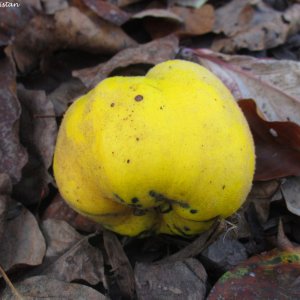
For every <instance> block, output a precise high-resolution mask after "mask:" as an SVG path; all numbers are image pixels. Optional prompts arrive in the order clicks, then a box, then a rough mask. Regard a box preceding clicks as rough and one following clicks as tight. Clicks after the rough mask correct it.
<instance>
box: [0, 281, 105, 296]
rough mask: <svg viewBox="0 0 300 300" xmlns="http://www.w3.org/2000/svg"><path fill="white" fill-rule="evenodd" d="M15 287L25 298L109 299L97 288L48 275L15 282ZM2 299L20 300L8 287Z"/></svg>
mask: <svg viewBox="0 0 300 300" xmlns="http://www.w3.org/2000/svg"><path fill="white" fill-rule="evenodd" d="M14 286H15V288H16V289H17V290H18V292H19V293H20V294H21V295H22V296H23V297H24V298H25V299H36V300H37V299H44V300H50V299H51V300H58V299H78V300H85V299H89V300H108V298H107V297H105V296H104V295H102V294H100V293H99V292H97V291H96V290H95V289H93V288H91V287H88V286H85V285H82V284H76V283H67V282H63V281H60V280H57V279H53V278H49V277H47V276H34V277H30V278H27V279H25V280H23V281H21V282H18V283H15V284H14ZM1 299H2V300H20V298H19V297H17V296H15V295H14V294H13V292H12V291H11V290H10V289H9V287H7V288H6V289H5V290H4V292H3V294H2V296H1Z"/></svg>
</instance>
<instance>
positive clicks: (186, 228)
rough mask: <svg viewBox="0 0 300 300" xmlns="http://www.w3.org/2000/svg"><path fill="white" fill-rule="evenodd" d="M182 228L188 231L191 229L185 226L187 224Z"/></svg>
mask: <svg viewBox="0 0 300 300" xmlns="http://www.w3.org/2000/svg"><path fill="white" fill-rule="evenodd" d="M183 229H184V230H185V231H190V230H191V229H190V228H189V227H187V226H184V227H183Z"/></svg>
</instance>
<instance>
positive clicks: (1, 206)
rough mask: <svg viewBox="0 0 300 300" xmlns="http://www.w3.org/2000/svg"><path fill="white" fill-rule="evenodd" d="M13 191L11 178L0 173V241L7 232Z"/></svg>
mask: <svg viewBox="0 0 300 300" xmlns="http://www.w3.org/2000/svg"><path fill="white" fill-rule="evenodd" d="M11 190H12V184H11V180H10V178H9V176H8V175H7V174H5V173H0V241H1V240H2V235H3V233H4V231H5V226H4V225H5V220H6V212H7V206H8V203H9V200H10V198H9V194H10V193H11Z"/></svg>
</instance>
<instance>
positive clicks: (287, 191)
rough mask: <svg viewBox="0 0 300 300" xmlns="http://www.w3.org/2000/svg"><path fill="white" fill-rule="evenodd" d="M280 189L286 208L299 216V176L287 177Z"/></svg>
mask: <svg viewBox="0 0 300 300" xmlns="http://www.w3.org/2000/svg"><path fill="white" fill-rule="evenodd" d="M281 190H282V193H283V196H284V200H285V203H286V206H287V208H288V210H289V211H290V212H292V213H293V214H295V215H297V216H300V177H292V178H288V179H287V181H286V182H285V183H284V184H283V185H282V186H281Z"/></svg>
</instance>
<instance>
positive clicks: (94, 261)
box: [33, 219, 107, 287]
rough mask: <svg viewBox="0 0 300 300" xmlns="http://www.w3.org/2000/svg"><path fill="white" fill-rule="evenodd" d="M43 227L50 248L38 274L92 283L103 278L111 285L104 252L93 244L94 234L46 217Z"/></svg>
mask: <svg viewBox="0 0 300 300" xmlns="http://www.w3.org/2000/svg"><path fill="white" fill-rule="evenodd" d="M41 229H42V232H43V234H44V237H45V240H46V243H47V251H46V255H45V258H44V260H43V263H42V265H41V266H39V267H37V268H35V269H34V271H33V274H34V275H37V274H39V275H46V276H47V277H49V278H53V279H59V280H62V281H67V282H71V281H74V280H84V281H86V282H88V283H89V284H91V285H96V284H98V283H99V282H101V283H102V284H103V285H104V287H106V286H107V284H106V279H105V275H104V266H103V257H102V253H101V252H100V250H99V249H97V248H95V247H93V246H92V245H90V244H89V241H88V240H89V238H90V237H91V236H83V235H81V234H79V233H78V232H77V231H76V230H75V229H74V228H73V227H71V226H70V225H69V224H67V223H66V222H64V221H59V220H50V219H49V220H46V221H43V223H42V224H41Z"/></svg>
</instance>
